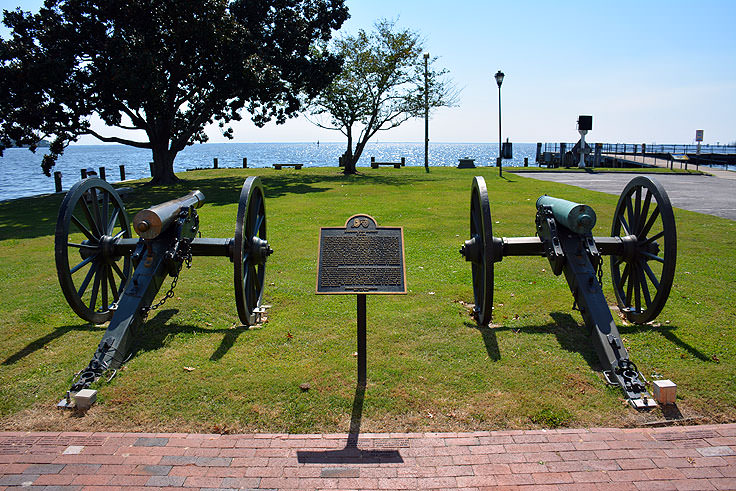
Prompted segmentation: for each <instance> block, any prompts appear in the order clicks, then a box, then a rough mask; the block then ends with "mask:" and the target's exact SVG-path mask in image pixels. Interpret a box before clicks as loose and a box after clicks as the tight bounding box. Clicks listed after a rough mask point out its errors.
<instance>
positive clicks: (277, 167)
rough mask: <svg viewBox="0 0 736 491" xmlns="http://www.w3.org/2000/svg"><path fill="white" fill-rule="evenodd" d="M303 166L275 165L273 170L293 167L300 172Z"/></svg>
mask: <svg viewBox="0 0 736 491" xmlns="http://www.w3.org/2000/svg"><path fill="white" fill-rule="evenodd" d="M302 165H303V164H273V168H274V169H276V170H281V168H282V167H293V168H295V169H296V170H299V169H301V168H302Z"/></svg>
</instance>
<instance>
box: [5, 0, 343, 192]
mask: <svg viewBox="0 0 736 491" xmlns="http://www.w3.org/2000/svg"><path fill="white" fill-rule="evenodd" d="M347 16H348V14H347V9H346V7H345V6H344V2H343V0H317V1H312V0H248V1H246V0H234V1H231V0H185V1H177V2H172V1H164V0H119V1H114V2H109V1H90V0H46V2H45V4H44V6H43V7H42V8H41V9H40V11H39V12H38V13H37V14H32V13H27V12H22V11H21V10H20V9H18V10H15V11H12V12H8V11H6V12H5V13H4V23H5V25H6V26H7V27H9V28H10V29H11V30H12V36H11V37H10V39H8V40H4V39H3V40H0V155H1V154H2V153H1V151H2V149H3V148H5V147H7V146H9V145H10V143H11V142H19V143H21V144H28V145H31V146H35V145H37V143H38V142H39V140H40V139H41V138H44V137H53V138H54V141H53V142H52V144H51V148H50V153H49V154H48V155H47V157H46V158H45V159H44V162H43V169H44V172H46V174H47V175H49V173H50V169H51V167H52V166H53V164H54V161H55V159H56V157H57V156H58V155H59V154H60V153H62V152H63V149H64V147H65V146H66V145H67V144H68V143H69V142H70V141H75V140H76V139H77V138H78V137H79V136H80V135H85V134H90V135H93V136H95V137H97V138H98V139H99V140H101V141H104V142H114V143H122V144H126V145H132V146H135V147H138V148H149V149H151V150H152V154H153V161H154V163H155V168H154V181H155V183H163V182H169V181H173V180H175V179H176V177H175V176H174V174H173V161H174V158H175V156H176V154H177V153H178V152H179V151H181V150H182V149H184V148H185V147H186V146H187V145H191V144H193V143H195V142H204V141H206V140H207V135H206V134H205V133H204V128H205V126H206V125H208V124H210V123H212V122H213V121H217V122H219V124H220V127H221V128H222V131H223V134H224V135H225V136H226V137H228V138H232V129H231V128H229V127H228V126H227V125H228V123H229V122H230V121H232V120H236V121H237V120H239V119H241V116H240V111H241V110H242V109H244V108H245V109H247V111H249V112H250V113H252V115H253V121H254V122H255V123H256V124H257V125H263V124H265V123H266V122H267V121H269V120H271V119H275V120H276V122H279V123H281V122H284V121H285V120H286V118H288V117H290V116H293V115H294V114H295V113H296V111H298V110H299V109H300V107H301V104H300V100H299V97H300V94H304V97H306V98H310V97H314V96H315V95H316V93H317V92H318V91H319V90H321V89H322V88H323V87H324V86H325V85H327V84H328V83H329V82H330V80H331V79H332V77H333V76H334V75H335V74H336V73H337V72H338V71H339V69H340V60H339V58H338V57H337V56H335V55H332V54H330V53H329V52H327V51H326V50H321V49H318V48H317V47H316V45H315V43H316V42H318V41H319V42H320V43H324V42H326V41H327V40H329V39H330V37H331V34H332V31H333V30H334V29H337V28H339V27H340V26H341V25H342V23H343V22H344V20H345V19H346V18H347ZM93 115H94V116H98V117H99V118H101V119H102V121H103V122H104V123H105V124H107V125H108V126H114V127H118V128H122V129H125V130H139V132H140V131H142V132H143V133H144V134H145V139H143V140H136V139H134V138H133V137H131V138H122V137H109V136H104V135H102V134H99V133H98V132H96V131H95V130H94V129H93V128H92V127H91V125H90V118H91V117H92V116H93ZM136 135H137V134H136ZM136 138H137V137H136Z"/></svg>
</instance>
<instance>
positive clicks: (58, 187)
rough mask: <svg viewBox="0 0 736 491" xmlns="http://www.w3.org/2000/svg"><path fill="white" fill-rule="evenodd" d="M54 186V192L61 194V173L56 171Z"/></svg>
mask: <svg viewBox="0 0 736 491" xmlns="http://www.w3.org/2000/svg"><path fill="white" fill-rule="evenodd" d="M54 186H55V188H56V192H57V193H60V192H61V171H60V170H57V171H56V172H54Z"/></svg>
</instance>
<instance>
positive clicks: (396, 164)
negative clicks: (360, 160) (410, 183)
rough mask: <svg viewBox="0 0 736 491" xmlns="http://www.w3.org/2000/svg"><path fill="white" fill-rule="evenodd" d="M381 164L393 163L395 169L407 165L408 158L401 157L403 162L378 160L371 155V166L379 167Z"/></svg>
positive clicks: (373, 167)
mask: <svg viewBox="0 0 736 491" xmlns="http://www.w3.org/2000/svg"><path fill="white" fill-rule="evenodd" d="M379 165H393V166H394V169H398V168H400V167H404V166H405V165H406V158H405V157H401V162H376V158H375V157H371V168H372V169H378V166H379Z"/></svg>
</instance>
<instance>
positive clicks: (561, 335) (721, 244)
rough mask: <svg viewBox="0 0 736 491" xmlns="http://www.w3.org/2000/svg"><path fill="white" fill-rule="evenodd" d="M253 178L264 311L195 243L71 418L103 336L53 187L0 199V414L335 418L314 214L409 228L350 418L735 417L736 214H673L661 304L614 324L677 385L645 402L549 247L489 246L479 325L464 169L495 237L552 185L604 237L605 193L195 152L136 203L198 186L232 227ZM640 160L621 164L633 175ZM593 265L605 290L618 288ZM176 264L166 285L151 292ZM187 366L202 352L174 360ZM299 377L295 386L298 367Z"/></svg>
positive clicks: (514, 422) (98, 421) (229, 426)
mask: <svg viewBox="0 0 736 491" xmlns="http://www.w3.org/2000/svg"><path fill="white" fill-rule="evenodd" d="M256 174H259V175H261V176H262V180H263V184H264V187H265V191H266V210H267V216H268V239H269V242H270V243H271V245H272V247H273V249H274V251H275V252H274V254H273V255H272V256H271V257H270V258H269V260H268V266H267V271H266V287H265V295H264V303H266V304H269V305H272V307H271V308H270V310H269V314H268V322H267V323H265V324H263V326H262V327H256V328H251V329H243V328H240V327H239V323H238V321H237V312H236V307H235V299H234V293H233V268H232V264H231V263H230V261H229V260H228V259H227V258H224V257H222V258H218V257H195V258H194V261H193V266H192V268H191V269H189V270H187V269H184V270H183V272H182V276H181V279H180V281H179V285H178V287H177V289H176V294H175V296H174V298H172V299H171V300H169V301H168V302H167V303H166V305H165V306H164V307H162V308H161V309H159V310H157V311H156V312H154V313H152V314H151V316H150V317H149V320H148V322H147V324H146V325H144V327H143V329H142V331H141V332H140V333H139V335H138V338H137V339H138V343H137V352H136V353H135V356H134V357H133V358H132V359H130V360H129V361H128V363H127V364H126V365H125V367H124V369H122V370H120V371H119V372H118V374H117V376H116V377H115V378H113V379H112V380H111V381H109V382H108V381H107V379H104V380H101V381H99V382H97V383H96V384H95V385H94V386H93V388H96V389H97V390H98V391H99V392H98V402H97V404H96V405H95V406H93V408H92V409H91V410H90V411H89V412H88V413H87V414H86V415H84V416H81V415H77V414H75V413H73V412H65V411H60V410H57V409H56V407H55V406H56V403H57V402H58V401H59V400H60V399H61V397H62V396H63V395H64V394H65V392H66V390H67V389H68V388H69V385H70V384H71V382H72V379H73V376H74V374H75V372H77V371H78V370H81V369H83V368H84V367H86V366H87V363H88V362H89V360H90V358H91V356H92V354H93V353H94V351H95V349H96V348H97V345H98V343H99V341H100V339H101V336H102V333H103V332H104V326H95V325H91V324H88V323H86V322H84V321H82V320H81V319H79V318H78V317H76V315H75V314H74V313H73V312H72V310H71V309H70V308H69V307H68V306H67V304H66V302H65V300H64V298H63V296H62V294H61V291H60V289H59V285H58V281H57V278H56V270H55V266H54V258H53V240H54V236H53V234H54V226H55V223H56V218H57V213H58V206H59V203H60V202H61V199H62V197H61V196H48V197H41V198H33V199H19V200H14V201H11V202H5V203H0V278H1V279H2V281H0V319H2V330H1V331H0V333H1V334H0V341H1V342H0V428H2V429H4V430H31V429H33V430H97V431H101V430H108V431H128V430H143V431H197V432H256V431H258V432H293V433H302V432H346V431H347V430H348V427H349V426H350V416H351V409H352V407H353V399H354V396H355V389H356V365H357V359H356V357H355V356H354V353H355V351H356V346H355V344H356V333H355V331H356V327H355V326H356V298H355V296H353V295H334V296H329V295H316V294H315V282H316V266H317V264H316V263H317V252H318V251H317V245H318V239H319V228H320V227H321V226H333V227H334V226H342V225H344V223H345V221H346V219H347V218H348V217H349V216H351V215H353V214H356V213H366V214H369V215H371V216H373V217H374V218H375V219H376V220H377V222H378V224H379V225H385V226H402V227H403V228H404V241H405V244H404V245H405V251H406V275H407V284H408V290H409V293H408V294H407V295H377V296H369V297H368V301H367V316H368V321H367V324H368V345H367V346H368V387H367V390H366V393H365V402H364V404H363V411H362V425H361V430H362V431H366V432H372V431H445V430H453V431H455V430H458V431H460V430H480V429H483V430H487V429H499V428H535V427H554V426H569V427H582V426H632V425H640V424H646V423H651V422H657V421H661V420H664V419H666V418H668V417H669V418H673V417H679V418H682V419H684V420H686V421H688V422H725V421H730V422H733V421H736V409H734V408H736V349H735V346H736V336H735V334H736V307H734V301H735V300H736V295H735V294H734V288H736V273H735V272H734V264H736V253H735V252H734V247H733V244H734V243H736V222H734V221H729V220H725V219H722V218H717V217H714V216H709V215H701V214H697V213H692V212H687V211H683V210H679V209H677V210H675V216H676V219H677V227H678V240H679V247H678V249H679V251H678V253H679V254H678V259H677V273H676V277H675V284H674V286H673V288H672V293H671V295H670V298H669V301H668V303H667V305H666V306H665V308H664V311H663V312H662V314H661V315H660V316H659V318H658V319H657V322H656V323H655V324H654V325H645V326H633V325H623V324H622V321H621V320H620V319H619V318H618V317H617V316H615V317H616V321H617V323H619V329H620V331H621V333H622V336H623V338H624V343H625V345H626V347H627V349H628V350H629V351H630V356H631V358H632V360H633V361H634V362H635V363H636V364H637V365H638V367H639V369H640V371H641V372H642V373H643V374H644V376H645V377H647V379H649V380H650V381H651V380H652V379H656V378H669V379H671V380H673V381H674V382H675V383H676V384H677V385H678V392H677V394H678V401H677V410H669V411H667V413H666V414H665V413H663V412H662V410H661V409H656V410H654V411H651V412H649V413H638V412H636V411H635V410H633V409H632V408H630V407H629V406H628V405H627V403H626V402H625V400H624V398H623V396H622V394H621V392H620V390H619V389H618V388H615V387H609V386H607V385H606V384H605V382H604V379H603V376H602V374H601V373H600V372H599V364H598V360H597V356H596V354H595V352H594V349H593V346H592V345H591V343H590V342H589V340H588V337H587V332H586V329H585V327H584V326H583V324H582V318H581V316H580V314H579V313H578V312H577V311H573V310H572V308H571V307H572V303H573V302H572V296H571V294H570V291H569V289H568V287H567V283H566V282H565V280H564V278H563V277H556V276H554V275H553V274H552V272H551V268H550V266H549V263H548V262H547V260H546V259H544V258H538V257H529V258H520V257H517V258H505V259H504V260H503V261H502V262H501V263H498V264H496V266H495V272H496V282H495V297H494V302H495V310H494V324H493V325H492V327H491V328H483V329H479V328H478V327H477V326H476V325H475V324H474V322H473V321H472V319H471V318H470V316H469V312H468V311H467V309H466V308H465V307H464V305H463V302H472V301H473V294H472V286H471V273H470V266H469V265H468V264H467V263H466V262H465V261H464V259H463V257H462V256H461V255H460V254H459V252H458V250H459V248H460V246H461V245H462V242H463V241H464V240H465V239H467V238H469V201H470V187H471V183H472V179H473V176H474V175H483V176H484V177H485V178H486V182H487V184H488V190H489V197H490V201H491V211H492V214H493V221H494V223H493V232H494V234H495V235H496V236H506V237H513V236H530V235H534V214H535V211H536V210H535V207H534V205H535V200H536V198H537V197H538V196H539V195H541V194H544V193H548V194H550V195H554V196H557V197H561V198H566V199H572V200H576V201H580V202H584V203H587V204H589V205H591V206H593V208H594V209H595V210H596V212H597V214H598V225H596V228H595V230H594V234H595V235H608V234H609V232H610V223H611V220H612V215H613V211H614V208H615V205H616V202H617V200H618V197H617V196H611V195H606V194H601V193H596V192H593V191H587V190H583V189H579V188H574V187H571V186H567V185H563V184H555V183H548V182H542V181H536V180H534V179H531V178H527V177H524V176H521V175H515V174H510V173H505V174H504V178H503V179H502V178H499V177H498V171H497V169H493V168H480V169H469V170H457V169H452V168H434V169H432V172H431V173H429V174H427V173H425V172H424V169H423V168H414V167H412V168H409V167H407V168H402V169H400V170H395V169H376V170H372V169H361V174H360V175H357V176H352V177H344V176H342V175H341V174H340V173H339V171H338V170H337V169H336V168H320V169H306V168H305V169H302V170H300V171H294V170H282V171H274V170H272V169H248V170H235V169H233V170H203V171H194V172H187V173H184V174H181V175H180V177H182V178H183V179H184V181H183V182H181V183H180V184H178V185H176V186H172V187H170V188H166V189H164V188H149V187H145V186H142V185H141V184H133V185H132V187H133V188H134V191H133V192H132V193H130V194H128V195H127V196H126V197H125V201H126V207H127V210H128V213H129V214H130V216H131V218H132V216H133V215H134V214H135V212H137V211H138V210H140V209H141V208H144V207H147V206H150V205H152V204H155V203H159V202H162V201H165V200H167V199H171V198H174V197H178V196H180V195H183V194H185V193H186V192H188V191H189V190H191V189H200V190H202V191H203V192H204V194H205V196H206V198H207V202H206V204H205V205H204V206H203V207H202V208H201V209H200V210H199V215H200V223H201V226H200V230H201V232H202V236H203V237H231V236H233V235H234V229H235V217H236V211H237V200H238V196H239V193H240V188H241V186H242V183H243V180H244V179H245V177H247V176H249V175H256ZM632 177H633V176H632ZM607 264H608V262H607V261H606V263H605V265H606V267H605V269H604V283H605V287H604V291H605V292H606V296H607V298H608V300H609V304H613V303H615V300H614V296H613V293H612V290H611V286H610V272H609V271H608V267H607ZM169 283H170V280H167V281H166V282H165V283H164V288H163V289H162V290H161V292H160V293H159V295H158V297H157V298H160V297H161V296H163V293H164V292H165V290H166V289H168V286H169ZM184 367H189V368H193V369H194V370H191V371H189V370H185V368H184ZM302 383H308V384H310V389H309V390H308V391H302V390H301V389H300V387H299V386H300V384H302Z"/></svg>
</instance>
